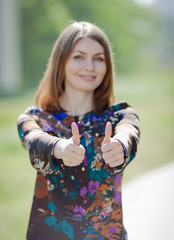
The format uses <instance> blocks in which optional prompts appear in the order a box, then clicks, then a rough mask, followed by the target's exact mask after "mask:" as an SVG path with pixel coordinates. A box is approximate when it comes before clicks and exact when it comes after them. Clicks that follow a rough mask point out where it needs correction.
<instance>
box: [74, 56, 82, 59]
mask: <svg viewBox="0 0 174 240" xmlns="http://www.w3.org/2000/svg"><path fill="white" fill-rule="evenodd" d="M74 59H77V60H83V57H82V56H80V55H77V56H74Z"/></svg>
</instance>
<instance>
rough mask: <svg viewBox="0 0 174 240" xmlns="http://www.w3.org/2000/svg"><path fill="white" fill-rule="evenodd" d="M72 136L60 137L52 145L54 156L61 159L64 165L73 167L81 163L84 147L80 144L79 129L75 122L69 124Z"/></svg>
mask: <svg viewBox="0 0 174 240" xmlns="http://www.w3.org/2000/svg"><path fill="white" fill-rule="evenodd" d="M71 131H72V137H71V138H70V139H60V140H59V141H58V142H57V143H56V145H55V147H54V156H55V157H56V158H58V159H62V161H63V163H64V164H65V165H66V166H70V167H74V166H78V165H80V164H81V163H82V161H83V159H84V157H85V148H84V147H83V146H82V145H80V137H79V129H78V126H77V125H76V123H75V122H72V124H71Z"/></svg>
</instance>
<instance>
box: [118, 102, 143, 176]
mask: <svg viewBox="0 0 174 240" xmlns="http://www.w3.org/2000/svg"><path fill="white" fill-rule="evenodd" d="M119 115H120V119H121V120H120V121H119V122H118V124H117V125H116V127H115V135H114V138H115V139H117V140H119V141H120V142H121V144H122V146H123V148H124V153H125V161H124V163H123V164H122V165H121V166H119V167H116V168H115V171H116V172H121V171H123V170H124V168H125V167H126V166H127V165H128V164H129V163H130V162H131V161H132V159H133V158H134V157H135V155H136V152H137V145H138V143H139V138H140V129H139V127H140V126H139V117H138V115H137V112H136V111H135V109H133V108H132V107H130V106H128V107H127V108H125V109H122V110H120V112H119Z"/></svg>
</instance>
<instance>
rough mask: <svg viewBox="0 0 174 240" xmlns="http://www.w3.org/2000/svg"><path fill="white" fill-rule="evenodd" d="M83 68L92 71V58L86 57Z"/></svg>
mask: <svg viewBox="0 0 174 240" xmlns="http://www.w3.org/2000/svg"><path fill="white" fill-rule="evenodd" d="M85 69H86V70H87V71H90V72H92V71H94V61H93V59H86V61H85Z"/></svg>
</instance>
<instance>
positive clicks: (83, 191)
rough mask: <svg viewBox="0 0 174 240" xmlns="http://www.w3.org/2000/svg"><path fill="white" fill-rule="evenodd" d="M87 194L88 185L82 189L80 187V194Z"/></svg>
mask: <svg viewBox="0 0 174 240" xmlns="http://www.w3.org/2000/svg"><path fill="white" fill-rule="evenodd" d="M86 194H87V188H86V187H82V188H81V189H80V196H82V197H83V196H85V195H86Z"/></svg>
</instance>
